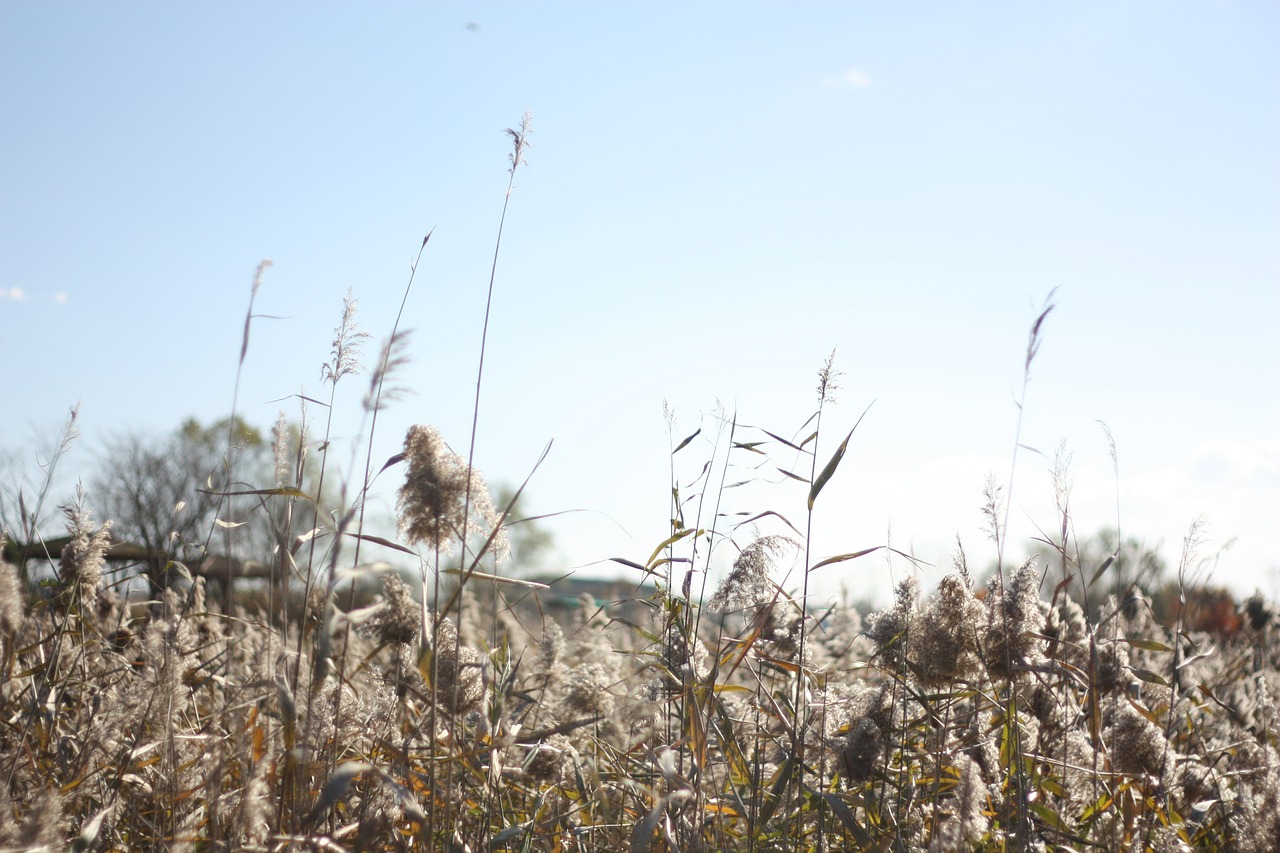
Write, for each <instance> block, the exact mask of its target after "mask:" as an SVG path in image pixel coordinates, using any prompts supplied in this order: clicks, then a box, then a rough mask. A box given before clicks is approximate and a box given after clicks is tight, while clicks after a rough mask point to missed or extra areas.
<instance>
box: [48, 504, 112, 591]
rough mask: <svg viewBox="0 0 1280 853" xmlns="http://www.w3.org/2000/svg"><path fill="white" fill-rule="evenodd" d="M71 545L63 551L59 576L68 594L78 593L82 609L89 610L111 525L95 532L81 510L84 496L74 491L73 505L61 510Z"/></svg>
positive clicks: (89, 519) (90, 519)
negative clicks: (86, 607)
mask: <svg viewBox="0 0 1280 853" xmlns="http://www.w3.org/2000/svg"><path fill="white" fill-rule="evenodd" d="M63 512H64V514H65V515H66V517H67V532H68V533H69V534H70V535H71V541H70V542H68V543H67V544H66V546H65V547H64V548H63V549H62V560H61V566H60V568H59V571H58V576H59V578H60V579H61V580H62V583H63V585H64V587H65V588H66V589H67V590H68V591H72V590H74V591H76V592H78V593H79V596H80V601H81V603H82V605H85V606H91V605H92V604H93V602H94V600H95V599H96V597H97V595H98V585H99V584H100V583H101V582H102V565H103V563H104V562H106V555H107V548H108V547H109V546H110V544H111V522H109V521H108V522H107V523H106V524H104V525H102V527H101V528H100V529H99V530H97V531H95V530H94V529H93V515H92V514H91V513H90V512H89V511H88V510H87V509H85V507H84V493H83V492H82V491H79V490H77V494H76V502H75V504H73V505H71V506H68V507H66V508H65V509H64V510H63Z"/></svg>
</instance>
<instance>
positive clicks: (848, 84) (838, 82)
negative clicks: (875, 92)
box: [822, 68, 871, 89]
mask: <svg viewBox="0 0 1280 853" xmlns="http://www.w3.org/2000/svg"><path fill="white" fill-rule="evenodd" d="M822 82H823V83H825V84H826V85H827V86H830V87H832V88H842V89H869V88H870V87H871V77H870V76H868V74H867V72H865V71H863V70H862V69H861V68H849V69H847V70H845V71H844V72H842V73H840V74H835V75H831V76H829V77H826V78H824V79H823V81H822Z"/></svg>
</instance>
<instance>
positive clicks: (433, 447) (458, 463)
mask: <svg viewBox="0 0 1280 853" xmlns="http://www.w3.org/2000/svg"><path fill="white" fill-rule="evenodd" d="M404 456H405V459H406V460H408V463H409V471H408V473H407V474H406V475H405V482H404V485H403V486H401V487H400V493H399V499H398V501H397V503H396V506H397V508H398V509H399V511H400V530H401V532H402V533H404V534H405V536H406V537H407V538H408V540H409V542H410V543H414V544H419V543H420V544H424V545H426V546H428V547H430V548H437V549H440V550H442V551H447V550H448V549H449V543H450V542H451V540H452V538H453V537H454V536H461V535H462V531H463V529H464V527H465V525H466V520H467V502H468V495H467V491H468V489H467V487H468V485H470V497H469V500H470V504H471V514H472V518H473V519H475V520H476V521H478V522H480V525H479V526H478V527H477V528H472V529H473V530H476V531H477V532H480V531H492V530H493V529H494V528H495V527H496V525H497V523H498V515H497V513H496V512H495V511H494V508H493V502H492V501H491V500H490V498H489V489H488V488H487V487H486V486H485V482H484V478H483V477H481V476H480V474H479V473H478V472H477V471H474V470H472V471H470V472H468V470H467V463H466V462H465V461H463V459H462V457H461V456H459V455H458V454H456V453H454V452H453V451H452V450H450V449H449V447H448V445H446V444H445V442H444V439H443V438H441V437H440V433H439V431H437V430H436V428H435V427H432V426H424V425H422V424H417V425H415V426H412V427H410V428H409V432H408V433H407V434H406V435H405V439H404ZM492 550H493V551H494V553H495V555H496V556H497V559H502V558H503V557H505V556H506V553H507V551H508V545H507V539H506V535H505V533H503V531H501V530H499V531H498V532H497V535H496V536H495V537H494V540H493V546H492Z"/></svg>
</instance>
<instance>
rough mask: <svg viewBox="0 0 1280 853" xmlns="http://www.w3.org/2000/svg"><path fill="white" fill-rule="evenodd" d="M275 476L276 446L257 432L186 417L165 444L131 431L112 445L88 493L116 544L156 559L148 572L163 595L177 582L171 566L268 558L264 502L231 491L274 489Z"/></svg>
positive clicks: (150, 560)
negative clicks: (215, 557)
mask: <svg viewBox="0 0 1280 853" xmlns="http://www.w3.org/2000/svg"><path fill="white" fill-rule="evenodd" d="M228 436H231V444H230V448H231V449H230V452H229V451H228ZM229 456H230V457H231V459H232V463H231V466H229V463H228V457H229ZM232 466H233V467H232ZM273 477H274V474H273V466H272V460H271V448H270V446H269V445H268V444H267V443H266V442H265V441H263V438H262V435H261V433H260V432H259V431H258V430H256V429H254V428H253V427H251V426H249V425H248V424H246V423H244V422H243V421H241V420H239V419H237V421H236V423H234V424H232V423H230V422H229V421H226V420H223V421H220V422H218V423H215V424H213V425H211V426H208V427H204V426H202V425H201V424H200V423H199V422H197V421H195V420H194V419H189V420H187V421H186V422H185V423H183V424H182V426H181V427H180V428H179V429H178V430H177V431H176V432H175V433H174V434H172V435H170V436H168V437H165V438H156V437H154V436H149V435H145V434H142V433H137V432H130V433H123V434H120V435H117V436H115V437H113V438H111V439H110V440H108V441H107V442H106V451H105V455H104V458H103V460H102V464H101V466H100V468H99V470H98V472H97V474H96V476H95V477H94V479H93V481H92V486H91V488H90V494H91V495H92V498H93V502H94V505H95V507H96V509H97V513H98V515H99V516H101V517H102V518H109V519H111V520H112V521H113V523H114V525H115V526H114V536H115V538H116V539H117V540H118V541H123V542H131V543H133V544H135V545H139V546H141V547H142V548H144V549H145V550H146V551H147V552H148V553H149V554H151V555H152V556H150V557H149V558H148V559H147V561H146V565H145V566H144V570H145V572H146V574H147V577H148V579H149V580H150V581H151V583H152V586H153V587H154V588H156V589H160V588H163V587H165V586H167V585H168V583H169V582H170V581H171V580H172V572H169V571H166V568H167V567H169V564H170V562H171V561H179V562H183V563H186V562H191V561H198V560H201V559H203V558H204V557H205V556H206V555H208V554H210V553H218V554H220V555H221V556H226V557H239V558H253V559H264V558H266V557H267V556H268V555H269V553H270V548H271V530H270V525H269V524H266V523H260V521H261V520H262V518H263V517H265V515H266V512H265V511H264V507H265V506H266V504H265V502H264V501H263V500H261V499H257V498H254V497H251V496H237V497H228V496H227V493H228V492H232V491H246V490H248V489H250V488H261V487H262V486H263V485H264V484H265V485H266V486H268V487H269V486H270V485H271V484H272V479H273ZM256 512H260V513H261V515H260V516H259V517H255V513H256Z"/></svg>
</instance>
